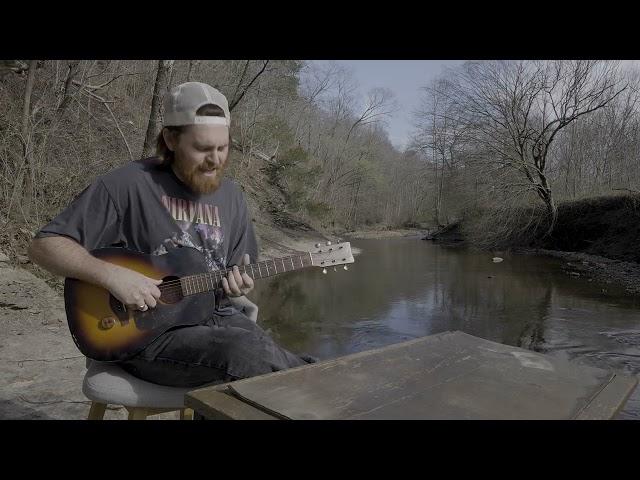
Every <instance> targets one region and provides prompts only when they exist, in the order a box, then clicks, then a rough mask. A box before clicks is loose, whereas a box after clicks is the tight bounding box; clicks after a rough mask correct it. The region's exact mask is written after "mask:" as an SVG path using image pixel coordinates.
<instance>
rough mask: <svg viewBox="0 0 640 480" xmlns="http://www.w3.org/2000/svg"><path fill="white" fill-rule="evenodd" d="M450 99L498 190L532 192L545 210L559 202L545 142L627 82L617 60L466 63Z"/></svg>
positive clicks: (553, 209) (553, 211) (554, 214)
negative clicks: (456, 107)
mask: <svg viewBox="0 0 640 480" xmlns="http://www.w3.org/2000/svg"><path fill="white" fill-rule="evenodd" d="M453 85H454V87H453V89H452V99H453V100H454V102H455V103H456V104H457V106H458V115H459V118H460V119H461V120H462V122H463V123H464V124H465V127H466V131H467V135H468V136H469V138H470V140H471V141H473V142H475V143H476V145H477V147H478V152H479V153H480V154H479V155H477V156H476V160H477V161H480V162H482V163H483V165H484V166H485V167H486V168H487V169H489V170H491V171H493V172H494V175H495V177H494V178H496V180H498V181H500V182H502V184H501V186H500V188H506V190H510V189H514V190H518V191H522V190H529V191H532V192H534V193H535V194H536V195H537V196H538V197H539V198H540V199H541V200H542V201H543V202H544V205H545V207H546V210H547V213H548V214H549V219H550V222H549V227H548V232H550V231H551V230H552V229H553V227H554V225H555V222H556V219H557V205H556V201H555V199H554V196H553V194H552V191H551V185H550V182H549V179H548V176H547V166H548V158H549V152H550V147H551V145H552V143H553V141H554V139H555V138H556V136H557V135H558V133H559V132H560V131H561V130H562V129H564V128H566V127H567V126H568V125H570V124H571V123H572V122H574V121H575V120H577V119H578V118H580V117H582V116H584V115H587V114H589V113H591V112H595V111H596V110H599V109H601V108H603V107H604V106H606V105H607V104H608V103H609V102H611V101H612V100H613V99H615V98H616V97H617V96H618V95H620V94H621V93H622V92H623V91H624V90H625V89H626V88H627V87H626V84H624V83H621V82H620V80H619V76H617V64H616V63H614V62H599V61H591V60H588V61H587V60H576V61H567V60H561V61H544V62H541V61H517V62H515V61H497V62H467V63H466V64H465V65H464V66H463V68H462V69H461V70H460V71H459V72H458V74H457V75H456V77H455V81H454V83H453Z"/></svg>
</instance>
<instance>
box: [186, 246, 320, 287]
mask: <svg viewBox="0 0 640 480" xmlns="http://www.w3.org/2000/svg"><path fill="white" fill-rule="evenodd" d="M311 266H313V262H312V260H311V254H310V253H305V254H303V255H294V256H292V257H284V258H275V259H273V260H265V261H262V262H257V263H252V264H250V265H239V266H238V269H239V270H240V273H246V274H247V275H249V276H250V277H251V278H252V279H254V280H258V279H260V278H267V277H272V276H273V275H277V274H279V273H285V272H292V271H294V270H300V269H302V268H306V267H311ZM231 271H232V269H231V268H228V269H225V270H218V271H214V272H207V273H200V274H197V275H189V276H186V277H182V278H181V279H180V286H181V287H182V294H183V295H184V296H188V295H195V294H197V293H203V292H210V291H212V290H215V289H217V288H221V287H222V279H223V278H226V276H227V274H228V273H229V272H231Z"/></svg>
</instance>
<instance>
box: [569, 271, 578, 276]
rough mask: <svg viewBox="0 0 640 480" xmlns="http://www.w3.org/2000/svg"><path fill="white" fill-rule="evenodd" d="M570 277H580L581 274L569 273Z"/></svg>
mask: <svg viewBox="0 0 640 480" xmlns="http://www.w3.org/2000/svg"><path fill="white" fill-rule="evenodd" d="M569 275H571V276H574V277H579V276H580V274H579V273H578V272H569Z"/></svg>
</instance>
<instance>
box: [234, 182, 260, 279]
mask: <svg viewBox="0 0 640 480" xmlns="http://www.w3.org/2000/svg"><path fill="white" fill-rule="evenodd" d="M238 196H239V197H238V201H237V205H238V210H237V211H238V215H237V221H235V222H233V224H234V227H235V228H233V229H232V232H231V238H232V242H231V253H230V255H229V261H228V262H227V266H228V267H229V266H231V265H240V263H241V262H242V256H243V255H244V254H245V253H248V254H249V258H250V260H251V263H254V262H256V261H257V258H258V241H257V239H256V234H255V232H254V230H253V223H252V221H251V215H250V213H249V209H248V208H247V203H246V201H245V199H244V195H243V194H242V193H241V192H240V191H238Z"/></svg>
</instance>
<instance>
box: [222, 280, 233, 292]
mask: <svg viewBox="0 0 640 480" xmlns="http://www.w3.org/2000/svg"><path fill="white" fill-rule="evenodd" d="M222 290H224V293H225V294H226V295H227V296H230V295H231V290H229V281H228V280H227V279H226V278H224V277H222Z"/></svg>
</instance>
